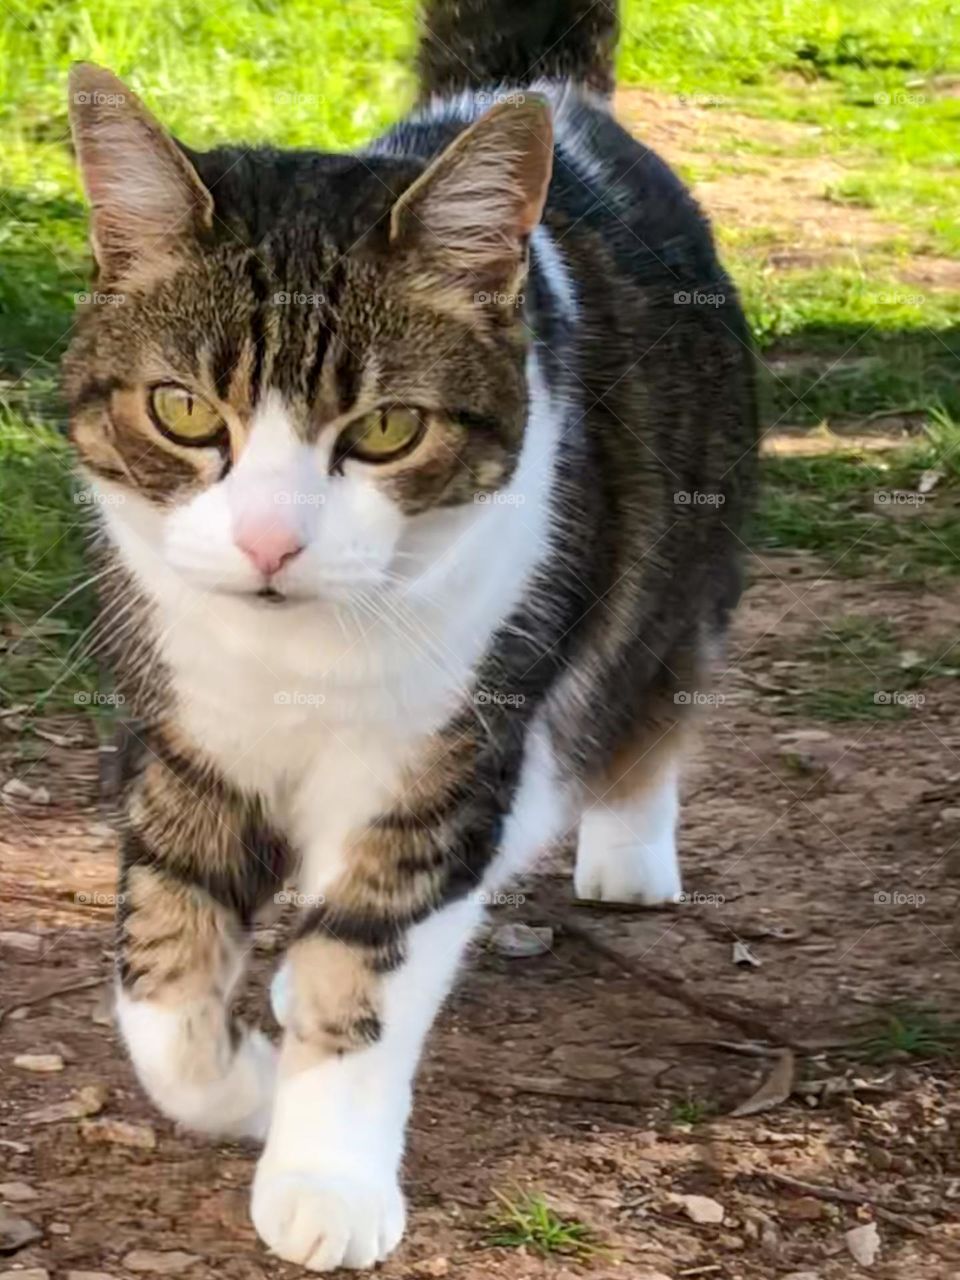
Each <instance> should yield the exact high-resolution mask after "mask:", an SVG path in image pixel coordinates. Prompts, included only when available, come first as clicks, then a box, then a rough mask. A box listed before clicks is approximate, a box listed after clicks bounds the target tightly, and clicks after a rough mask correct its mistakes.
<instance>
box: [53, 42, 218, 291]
mask: <svg viewBox="0 0 960 1280" xmlns="http://www.w3.org/2000/svg"><path fill="white" fill-rule="evenodd" d="M69 109H70V127H71V129H72V131H73V143H74V147H75V149H76V153H77V162H78V164H79V167H80V174H81V177H82V178H83V185H84V187H85V189H86V192H87V197H88V199H89V201H90V210H91V212H90V217H91V230H92V239H93V249H94V254H95V256H96V259H97V263H98V265H99V267H100V270H101V272H102V274H103V277H104V278H105V279H107V280H117V279H119V278H120V277H121V276H123V275H124V274H125V273H126V272H127V271H129V270H130V269H131V267H134V266H136V265H137V264H138V263H140V262H144V261H145V262H150V263H155V262H163V261H169V260H170V259H173V258H175V257H176V256H177V254H178V251H182V248H183V246H184V244H185V243H186V242H187V241H188V240H189V239H190V238H192V237H196V236H197V235H198V234H200V233H201V232H202V231H203V230H205V229H206V228H208V227H209V226H210V225H211V223H212V221H213V198H212V196H211V195H210V192H209V191H208V190H207V189H206V187H205V186H204V185H203V183H202V182H201V181H200V179H199V177H198V176H197V173H196V171H195V170H194V168H193V166H192V165H191V164H190V162H189V160H187V158H186V156H185V155H184V154H183V152H182V151H181V150H180V149H179V147H178V146H177V144H176V143H175V142H174V141H173V139H172V138H171V137H170V135H169V134H168V133H167V132H166V131H165V130H164V129H163V128H162V127H161V125H160V124H158V122H157V121H156V120H155V119H154V118H153V116H152V115H151V114H150V112H149V111H148V110H147V109H146V107H145V106H144V105H143V103H142V102H141V101H140V99H139V98H138V97H137V96H136V94H134V93H131V91H130V90H129V89H128V88H127V86H126V85H125V84H124V83H123V81H122V80H118V79H117V77H116V76H115V75H114V74H113V73H112V72H111V71H107V70H106V68H105V67H98V66H95V65H94V64H93V63H92V62H78V63H75V64H74V65H73V67H71V69H70V102H69Z"/></svg>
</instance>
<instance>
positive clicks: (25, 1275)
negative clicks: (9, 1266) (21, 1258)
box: [0, 1267, 50, 1280]
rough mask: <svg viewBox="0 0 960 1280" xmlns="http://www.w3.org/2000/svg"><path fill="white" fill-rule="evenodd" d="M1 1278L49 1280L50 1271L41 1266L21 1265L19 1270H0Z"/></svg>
mask: <svg viewBox="0 0 960 1280" xmlns="http://www.w3.org/2000/svg"><path fill="white" fill-rule="evenodd" d="M0 1278H2V1280H50V1272H49V1271H44V1269H43V1267H23V1268H22V1269H21V1270H19V1271H0Z"/></svg>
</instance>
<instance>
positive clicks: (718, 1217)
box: [667, 1192, 725, 1223]
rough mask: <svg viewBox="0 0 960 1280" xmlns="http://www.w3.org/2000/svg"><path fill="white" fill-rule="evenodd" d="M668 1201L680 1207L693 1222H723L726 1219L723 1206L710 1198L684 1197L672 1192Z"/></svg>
mask: <svg viewBox="0 0 960 1280" xmlns="http://www.w3.org/2000/svg"><path fill="white" fill-rule="evenodd" d="M667 1199H668V1200H670V1201H672V1202H673V1203H674V1204H678V1205H680V1207H681V1208H682V1209H683V1211H684V1213H685V1214H686V1215H687V1217H688V1218H689V1219H690V1221H691V1222H696V1223H706V1222H722V1221H723V1219H724V1213H725V1211H724V1208H723V1205H722V1204H718V1203H717V1201H716V1200H711V1199H710V1197H709V1196H682V1195H677V1194H675V1193H674V1192H671V1193H670V1194H669V1195H668V1196H667Z"/></svg>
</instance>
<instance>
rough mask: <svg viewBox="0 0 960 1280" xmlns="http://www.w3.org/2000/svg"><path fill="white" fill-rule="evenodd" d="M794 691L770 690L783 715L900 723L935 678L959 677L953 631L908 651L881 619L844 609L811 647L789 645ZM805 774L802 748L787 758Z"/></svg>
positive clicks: (919, 706)
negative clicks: (923, 649) (919, 648)
mask: <svg viewBox="0 0 960 1280" xmlns="http://www.w3.org/2000/svg"><path fill="white" fill-rule="evenodd" d="M789 654H790V657H789V661H790V663H791V667H790V676H789V677H788V678H787V679H788V682H789V684H790V686H791V687H790V690H789V692H779V691H771V692H770V694H769V695H768V696H769V697H770V698H771V699H772V701H773V702H774V704H775V706H776V711H777V713H778V714H779V715H783V716H801V717H803V718H805V719H809V720H828V721H830V720H833V721H844V720H900V719H904V718H905V717H907V716H910V715H913V714H916V713H917V711H918V710H922V708H923V706H924V705H925V703H926V698H927V695H926V693H925V692H923V686H925V685H926V684H927V683H928V682H929V681H931V680H939V679H944V678H947V677H950V678H956V677H957V676H958V675H960V646H958V644H957V642H956V640H955V638H954V637H953V636H952V635H951V636H948V637H947V638H946V639H939V640H933V641H928V642H927V644H926V648H925V651H924V652H919V651H916V650H911V649H908V648H907V647H906V646H905V644H903V643H902V642H901V641H900V639H899V637H898V636H897V635H896V633H895V632H894V630H893V628H892V627H891V625H890V623H889V622H887V621H886V620H884V619H883V618H876V617H872V616H866V615H859V614H847V615H844V616H843V617H840V618H835V619H833V620H831V621H830V622H828V623H825V624H824V627H823V629H822V630H821V631H820V633H819V634H818V635H817V636H816V637H814V639H813V640H812V641H811V642H809V643H806V644H797V643H796V642H791V644H790V646H789ZM786 763H787V765H788V766H791V767H794V768H796V769H798V771H800V772H804V771H805V766H804V764H803V758H802V753H801V754H799V755H798V756H796V757H795V758H792V757H790V756H789V755H788V756H787V757H786Z"/></svg>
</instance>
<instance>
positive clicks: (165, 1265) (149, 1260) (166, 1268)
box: [123, 1249, 200, 1276]
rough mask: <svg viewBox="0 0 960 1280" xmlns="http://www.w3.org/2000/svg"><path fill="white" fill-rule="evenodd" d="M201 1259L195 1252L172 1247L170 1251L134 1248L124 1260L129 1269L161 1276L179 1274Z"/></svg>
mask: <svg viewBox="0 0 960 1280" xmlns="http://www.w3.org/2000/svg"><path fill="white" fill-rule="evenodd" d="M199 1261H200V1259H199V1258H198V1257H197V1255H196V1254H195V1253H183V1252H182V1251H181V1250H180V1249H172V1250H171V1251H170V1252H169V1253H155V1252H154V1251H153V1250H152V1249H134V1250H133V1252H132V1253H128V1254H127V1256H126V1257H125V1258H124V1260H123V1265H124V1266H125V1267H126V1268H127V1269H128V1270H129V1271H152V1272H154V1273H155V1274H156V1275H160V1276H178V1275H179V1274H180V1272H181V1271H186V1269H187V1268H188V1267H192V1266H193V1264H194V1263H195V1262H199Z"/></svg>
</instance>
